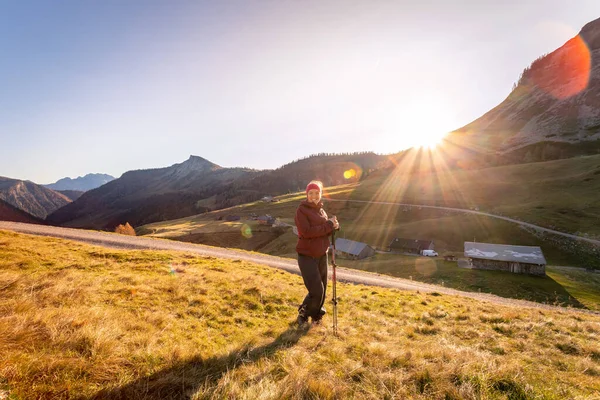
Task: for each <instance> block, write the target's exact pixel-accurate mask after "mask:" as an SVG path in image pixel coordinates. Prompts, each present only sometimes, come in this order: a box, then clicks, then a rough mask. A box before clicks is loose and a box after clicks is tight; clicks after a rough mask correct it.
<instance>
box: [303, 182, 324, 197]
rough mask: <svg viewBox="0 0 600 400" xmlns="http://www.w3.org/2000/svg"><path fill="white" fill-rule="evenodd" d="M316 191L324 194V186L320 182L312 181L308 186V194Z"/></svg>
mask: <svg viewBox="0 0 600 400" xmlns="http://www.w3.org/2000/svg"><path fill="white" fill-rule="evenodd" d="M312 189H316V190H318V191H319V193H323V184H322V183H321V182H319V181H311V182H310V183H309V184H308V185H306V194H308V191H309V190H312Z"/></svg>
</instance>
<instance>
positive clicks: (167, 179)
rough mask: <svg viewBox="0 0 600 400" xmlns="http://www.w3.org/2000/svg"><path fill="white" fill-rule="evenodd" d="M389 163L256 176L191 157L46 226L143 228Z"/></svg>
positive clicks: (76, 206) (104, 191)
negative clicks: (313, 180)
mask: <svg viewBox="0 0 600 400" xmlns="http://www.w3.org/2000/svg"><path fill="white" fill-rule="evenodd" d="M389 163H390V161H389V160H388V159H387V157H386V156H381V155H376V154H374V153H357V154H353V155H325V154H322V155H316V156H313V157H309V158H306V159H303V160H298V161H295V162H292V163H290V164H287V165H285V166H283V167H281V168H278V169H276V170H265V171H258V170H252V169H247V168H223V167H221V166H219V165H216V164H214V163H212V162H210V161H208V160H206V159H204V158H202V157H198V156H190V158H189V159H188V160H187V161H185V162H183V163H180V164H175V165H172V166H170V167H166V168H159V169H150V170H138V171H129V172H126V173H125V174H123V176H121V177H120V178H118V179H115V180H114V181H111V182H109V183H107V184H106V185H104V186H102V187H100V188H97V189H94V190H90V191H88V192H86V193H85V194H83V195H82V196H81V197H80V198H79V199H77V200H76V201H74V202H73V203H71V204H69V205H68V206H66V207H63V208H61V209H59V210H57V211H56V212H54V213H53V214H52V215H50V216H49V217H48V222H49V223H52V224H56V225H64V226H70V227H85V228H95V229H109V230H112V229H113V228H114V227H115V226H117V225H119V224H122V223H125V222H129V223H130V224H132V225H133V226H139V225H143V224H147V223H150V222H156V221H163V220H169V219H175V218H182V217H186V216H189V215H194V214H199V213H201V212H204V211H208V210H213V209H220V208H225V207H229V206H233V205H237V204H243V203H247V202H251V201H256V200H258V199H260V198H261V197H263V196H265V195H278V194H283V193H288V192H295V191H298V190H302V189H303V188H304V187H305V185H306V184H307V182H308V181H310V180H311V179H321V180H323V182H324V183H325V184H326V185H333V184H341V183H344V182H353V181H357V180H358V179H359V178H360V176H361V175H364V174H367V173H369V171H370V170H373V169H375V168H378V167H380V166H383V165H388V164H389ZM346 171H347V176H346V177H344V172H346ZM350 171H353V172H350Z"/></svg>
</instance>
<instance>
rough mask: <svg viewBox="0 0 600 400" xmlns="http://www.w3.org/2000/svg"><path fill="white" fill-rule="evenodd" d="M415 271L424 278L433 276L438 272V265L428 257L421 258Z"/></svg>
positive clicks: (416, 263)
mask: <svg viewBox="0 0 600 400" xmlns="http://www.w3.org/2000/svg"><path fill="white" fill-rule="evenodd" d="M415 270H417V272H418V273H420V274H421V275H424V276H431V275H433V274H434V273H435V272H436V271H437V264H436V263H435V261H433V260H432V259H430V258H428V257H419V258H417V260H416V262H415Z"/></svg>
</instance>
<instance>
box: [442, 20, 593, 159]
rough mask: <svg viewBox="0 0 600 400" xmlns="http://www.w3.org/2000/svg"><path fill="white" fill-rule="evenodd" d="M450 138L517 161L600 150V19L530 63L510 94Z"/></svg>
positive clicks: (449, 137) (591, 152)
mask: <svg viewBox="0 0 600 400" xmlns="http://www.w3.org/2000/svg"><path fill="white" fill-rule="evenodd" d="M446 140H447V141H449V142H452V143H454V144H455V145H459V146H463V147H467V148H470V149H473V150H476V151H479V152H482V153H492V154H497V155H499V156H507V157H508V159H509V160H510V161H513V162H531V161H543V160H550V159H557V158H567V157H571V156H575V155H582V154H586V155H591V154H597V153H599V152H600V19H597V20H595V21H592V22H590V23H588V24H587V25H585V26H584V27H583V29H582V30H581V32H580V33H579V34H578V35H577V36H576V37H574V38H573V39H571V40H569V41H568V42H567V43H565V44H564V45H563V46H562V47H560V48H559V49H557V50H555V51H553V52H552V53H550V54H547V55H544V56H541V57H540V58H538V59H537V60H535V61H534V62H533V63H532V64H531V66H529V67H527V68H525V70H524V71H523V74H522V75H521V77H520V79H519V81H518V83H517V84H515V87H514V88H513V90H512V92H511V93H510V94H509V95H508V97H507V98H506V99H505V100H504V101H503V102H502V103H500V104H499V105H498V106H496V107H494V108H493V109H492V110H490V111H489V112H487V113H486V114H484V115H483V116H481V117H480V118H478V119H477V120H475V121H473V122H471V123H470V124H468V125H466V126H464V127H463V128H460V129H457V130H456V131H454V132H452V133H451V134H450V135H449V136H448V137H447V138H446Z"/></svg>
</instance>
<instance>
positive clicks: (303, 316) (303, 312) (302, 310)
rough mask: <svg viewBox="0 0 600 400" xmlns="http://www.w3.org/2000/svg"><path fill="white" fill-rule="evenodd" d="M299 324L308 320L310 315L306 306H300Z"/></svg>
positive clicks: (297, 320) (297, 319)
mask: <svg viewBox="0 0 600 400" xmlns="http://www.w3.org/2000/svg"><path fill="white" fill-rule="evenodd" d="M296 322H297V323H298V325H304V324H306V323H307V322H308V316H307V315H306V306H305V305H301V306H300V307H298V318H296Z"/></svg>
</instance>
